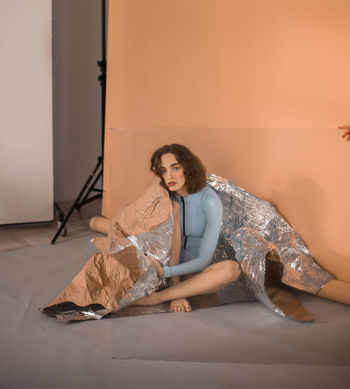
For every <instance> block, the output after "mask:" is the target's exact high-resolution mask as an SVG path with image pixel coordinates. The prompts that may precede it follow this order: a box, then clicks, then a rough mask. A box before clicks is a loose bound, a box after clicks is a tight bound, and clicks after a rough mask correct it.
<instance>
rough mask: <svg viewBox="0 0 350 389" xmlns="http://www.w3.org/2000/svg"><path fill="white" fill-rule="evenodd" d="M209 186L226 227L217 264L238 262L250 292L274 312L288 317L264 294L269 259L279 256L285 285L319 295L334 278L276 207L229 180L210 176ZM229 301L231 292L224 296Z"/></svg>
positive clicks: (223, 292) (221, 234)
mask: <svg viewBox="0 0 350 389" xmlns="http://www.w3.org/2000/svg"><path fill="white" fill-rule="evenodd" d="M208 185H209V186H210V187H211V188H213V189H214V190H215V192H216V193H217V194H218V196H219V197H220V199H221V202H222V205H223V210H224V212H223V223H222V229H221V233H220V237H219V242H218V246H217V250H216V252H215V254H214V258H213V261H214V262H219V261H222V260H224V259H235V260H236V261H237V262H238V263H240V265H241V268H242V272H243V273H244V275H245V276H246V287H247V288H248V290H249V291H251V292H252V293H253V295H254V296H255V297H256V298H257V299H258V300H260V301H261V302H263V303H264V304H265V305H266V306H268V307H269V308H270V309H272V310H273V311H274V312H276V313H278V314H280V315H282V316H285V314H284V313H283V311H282V310H281V309H280V308H279V307H277V306H276V305H275V304H274V303H273V302H272V301H271V300H270V298H269V297H268V295H267V293H266V290H265V275H266V274H265V273H266V272H265V271H266V255H267V254H268V253H269V252H274V253H275V254H276V255H277V257H278V258H279V260H280V262H281V263H282V265H283V274H282V279H281V281H282V282H283V283H284V284H287V285H290V286H292V287H295V288H298V289H301V290H304V291H307V292H311V293H315V292H317V291H319V290H320V289H321V288H322V287H323V286H324V285H325V284H326V283H327V282H328V281H330V280H331V279H332V277H331V276H330V274H328V273H327V272H326V271H324V270H323V269H321V268H320V267H319V266H318V265H317V264H316V263H315V262H314V260H313V258H312V256H311V255H310V253H309V250H308V249H307V247H306V246H305V244H304V242H303V240H302V239H301V237H300V236H299V235H298V234H297V233H296V232H295V231H294V230H293V229H292V227H291V226H290V225H289V224H288V223H287V222H286V221H285V220H284V219H283V218H282V217H281V216H280V215H279V214H278V213H277V212H276V210H275V208H274V207H273V206H272V204H270V203H268V202H267V201H263V200H260V199H258V198H256V197H255V196H253V195H252V194H250V193H248V192H246V191H245V190H243V189H242V188H240V187H239V186H237V185H235V184H233V183H232V182H230V181H229V180H227V179H225V178H222V177H219V176H216V175H214V174H212V175H210V176H209V178H208ZM220 293H221V294H222V296H223V298H226V301H227V302H229V301H230V298H231V301H235V298H234V296H229V295H228V294H229V293H230V288H229V287H227V288H224V289H223V290H222V291H220V292H219V296H220Z"/></svg>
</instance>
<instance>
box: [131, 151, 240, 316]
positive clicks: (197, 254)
mask: <svg viewBox="0 0 350 389" xmlns="http://www.w3.org/2000/svg"><path fill="white" fill-rule="evenodd" d="M151 170H152V171H153V172H154V173H155V174H157V175H158V176H159V177H160V178H161V185H162V186H163V187H164V188H165V189H167V190H168V191H169V194H170V198H171V199H172V203H173V209H174V220H175V224H174V225H175V227H174V232H173V233H174V237H175V239H174V240H173V246H174V250H173V253H172V256H171V259H170V263H169V266H164V267H162V265H161V264H159V263H158V262H157V261H155V260H154V259H152V255H151V254H149V255H148V258H149V259H150V261H151V262H152V264H153V266H154V267H155V268H156V271H157V274H158V276H159V277H160V278H169V277H170V283H171V285H172V286H171V287H169V288H166V289H164V290H162V291H160V292H156V293H153V294H152V295H151V296H147V297H144V298H142V299H140V300H138V301H136V302H135V304H138V305H155V304H159V303H162V302H165V301H168V300H171V301H172V303H171V308H172V310H174V311H190V310H191V307H190V305H189V303H188V301H187V300H186V299H185V298H186V297H190V296H195V295H201V294H207V293H214V292H217V291H218V290H220V289H221V288H223V287H224V286H225V285H228V284H230V283H232V282H234V281H236V280H237V278H238V277H239V275H240V267H239V264H238V263H237V262H235V261H233V260H224V261H222V262H219V263H215V264H212V263H211V262H212V258H213V255H214V252H215V250H216V247H217V243H218V239H219V234H220V227H221V224H222V204H221V201H220V199H219V197H218V196H217V194H216V193H215V192H214V191H213V189H211V188H209V187H207V186H206V172H205V168H204V166H203V165H202V163H201V161H200V159H199V158H198V157H196V156H195V155H194V154H193V153H192V152H191V151H190V150H189V149H188V148H186V147H184V146H181V145H178V144H172V145H170V146H168V145H166V146H163V147H161V148H160V149H158V150H157V151H155V152H154V154H153V156H152V158H151ZM179 219H180V223H179ZM180 231H181V232H180ZM180 234H181V245H180ZM180 246H181V249H180ZM179 249H180V250H179ZM179 261H180V262H181V263H180V264H179ZM194 273H197V274H195V275H193V276H192V277H190V278H187V279H186V280H185V281H182V282H180V278H179V276H183V275H188V274H194Z"/></svg>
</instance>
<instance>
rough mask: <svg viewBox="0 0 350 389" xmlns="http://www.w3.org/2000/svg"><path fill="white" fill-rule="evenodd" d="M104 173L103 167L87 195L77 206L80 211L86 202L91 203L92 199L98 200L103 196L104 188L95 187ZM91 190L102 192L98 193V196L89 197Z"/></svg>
mask: <svg viewBox="0 0 350 389" xmlns="http://www.w3.org/2000/svg"><path fill="white" fill-rule="evenodd" d="M102 173H103V172H102V168H101V170H100V172H99V173H98V175H97V176H96V178H95V179H94V181H93V183H92V184H91V185H90V188H89V190H87V192H86V194H85V196H84V197H83V199H82V200H81V201H80V203H79V204H77V207H76V208H77V210H78V211H79V210H80V208H81V207H82V206H84V205H85V204H88V203H90V202H91V201H93V200H96V199H99V198H101V197H102V190H98V189H95V185H96V183H97V181H98V180H99V179H100V177H101V176H102ZM91 191H94V192H100V194H98V195H96V196H93V197H90V198H89V199H88V196H89V194H90V193H91Z"/></svg>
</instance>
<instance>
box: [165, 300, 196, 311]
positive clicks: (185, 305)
mask: <svg viewBox="0 0 350 389" xmlns="http://www.w3.org/2000/svg"><path fill="white" fill-rule="evenodd" d="M170 309H171V310H172V311H173V312H191V311H192V308H191V305H190V303H189V302H188V300H187V299H176V300H173V301H172V302H171V303H170Z"/></svg>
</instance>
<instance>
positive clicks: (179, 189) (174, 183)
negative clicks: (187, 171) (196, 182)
mask: <svg viewBox="0 0 350 389" xmlns="http://www.w3.org/2000/svg"><path fill="white" fill-rule="evenodd" d="M160 173H161V175H162V177H163V180H164V182H165V185H166V186H167V188H168V189H169V191H171V192H176V193H177V194H178V195H179V196H187V195H188V193H187V188H186V179H185V175H184V169H183V167H182V166H181V165H180V164H179V163H178V162H177V160H176V158H175V155H174V154H172V153H167V154H163V155H162V157H161V159H160Z"/></svg>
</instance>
